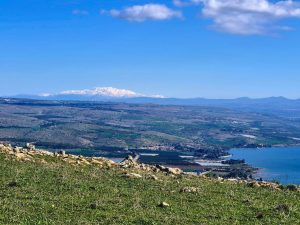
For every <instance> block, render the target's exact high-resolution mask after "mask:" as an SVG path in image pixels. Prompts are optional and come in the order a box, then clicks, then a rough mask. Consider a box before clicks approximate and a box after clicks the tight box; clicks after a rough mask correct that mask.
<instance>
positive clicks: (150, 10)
mask: <svg viewBox="0 0 300 225" xmlns="http://www.w3.org/2000/svg"><path fill="white" fill-rule="evenodd" d="M101 14H108V15H110V16H112V17H117V18H121V19H125V20H128V21H133V22H143V21H146V20H168V19H171V18H182V14H181V12H180V11H176V10H172V9H170V8H168V7H167V6H166V5H162V4H146V5H135V6H131V7H127V8H124V9H122V10H116V9H112V10H109V11H106V10H102V11H101Z"/></svg>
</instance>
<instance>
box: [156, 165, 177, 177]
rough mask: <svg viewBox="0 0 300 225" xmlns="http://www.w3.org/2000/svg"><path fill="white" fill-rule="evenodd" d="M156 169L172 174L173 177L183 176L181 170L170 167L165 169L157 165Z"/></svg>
mask: <svg viewBox="0 0 300 225" xmlns="http://www.w3.org/2000/svg"><path fill="white" fill-rule="evenodd" d="M156 168H158V169H159V170H160V171H162V172H166V173H168V174H172V175H180V174H183V171H182V170H181V169H179V168H169V167H164V166H161V165H157V166H156Z"/></svg>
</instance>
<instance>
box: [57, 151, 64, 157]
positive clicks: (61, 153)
mask: <svg viewBox="0 0 300 225" xmlns="http://www.w3.org/2000/svg"><path fill="white" fill-rule="evenodd" d="M58 154H59V155H62V156H65V155H66V151H63V150H61V151H59V152H58Z"/></svg>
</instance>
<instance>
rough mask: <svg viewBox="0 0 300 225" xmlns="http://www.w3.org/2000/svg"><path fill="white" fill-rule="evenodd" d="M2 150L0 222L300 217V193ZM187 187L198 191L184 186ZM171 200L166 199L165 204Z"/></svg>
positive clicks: (283, 220)
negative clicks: (10, 155) (12, 156)
mask: <svg viewBox="0 0 300 225" xmlns="http://www.w3.org/2000/svg"><path fill="white" fill-rule="evenodd" d="M35 157H40V158H41V157H43V159H40V160H39V161H38V162H30V161H28V162H19V161H13V160H5V155H4V154H2V153H1V154H0V206H1V207H0V224H22V225H23V224H28V225H29V224H30V225H31V224H55V225H57V224H89V225H90V224H118V225H119V224H126V225H127V224H184V225H185V224H207V225H208V224H212V225H218V224H220V225H224V224H225V225H226V224H243V225H246V224H253V225H256V224H282V225H283V224H286V225H290V224H299V221H300V193H299V192H298V191H297V190H296V189H295V188H294V187H293V188H291V187H289V188H287V189H286V190H277V189H272V188H268V187H266V188H262V187H250V186H249V185H246V184H236V183H233V182H229V181H224V182H220V181H217V180H213V179H210V178H204V177H194V176H188V175H178V176H169V175H165V174H163V173H161V172H160V173H155V176H157V178H158V180H157V179H152V178H153V176H152V175H153V172H151V173H150V172H142V171H137V170H135V171H133V172H135V173H139V174H141V175H142V178H136V179H133V178H128V177H124V172H130V169H126V170H125V169H120V168H117V167H115V168H114V167H112V168H100V167H96V166H92V165H86V166H83V165H82V166H79V165H71V164H68V163H67V162H63V161H62V160H60V159H58V158H55V157H46V156H35ZM186 187H194V189H195V190H197V191H195V192H193V193H185V192H182V190H183V189H184V188H186ZM162 202H166V203H168V204H169V207H168V206H165V207H161V206H160V204H161V203H162Z"/></svg>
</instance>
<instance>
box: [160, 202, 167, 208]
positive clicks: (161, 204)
mask: <svg viewBox="0 0 300 225" xmlns="http://www.w3.org/2000/svg"><path fill="white" fill-rule="evenodd" d="M158 206H159V207H161V208H168V207H170V205H169V204H168V203H166V202H162V203H160V204H159V205H158Z"/></svg>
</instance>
